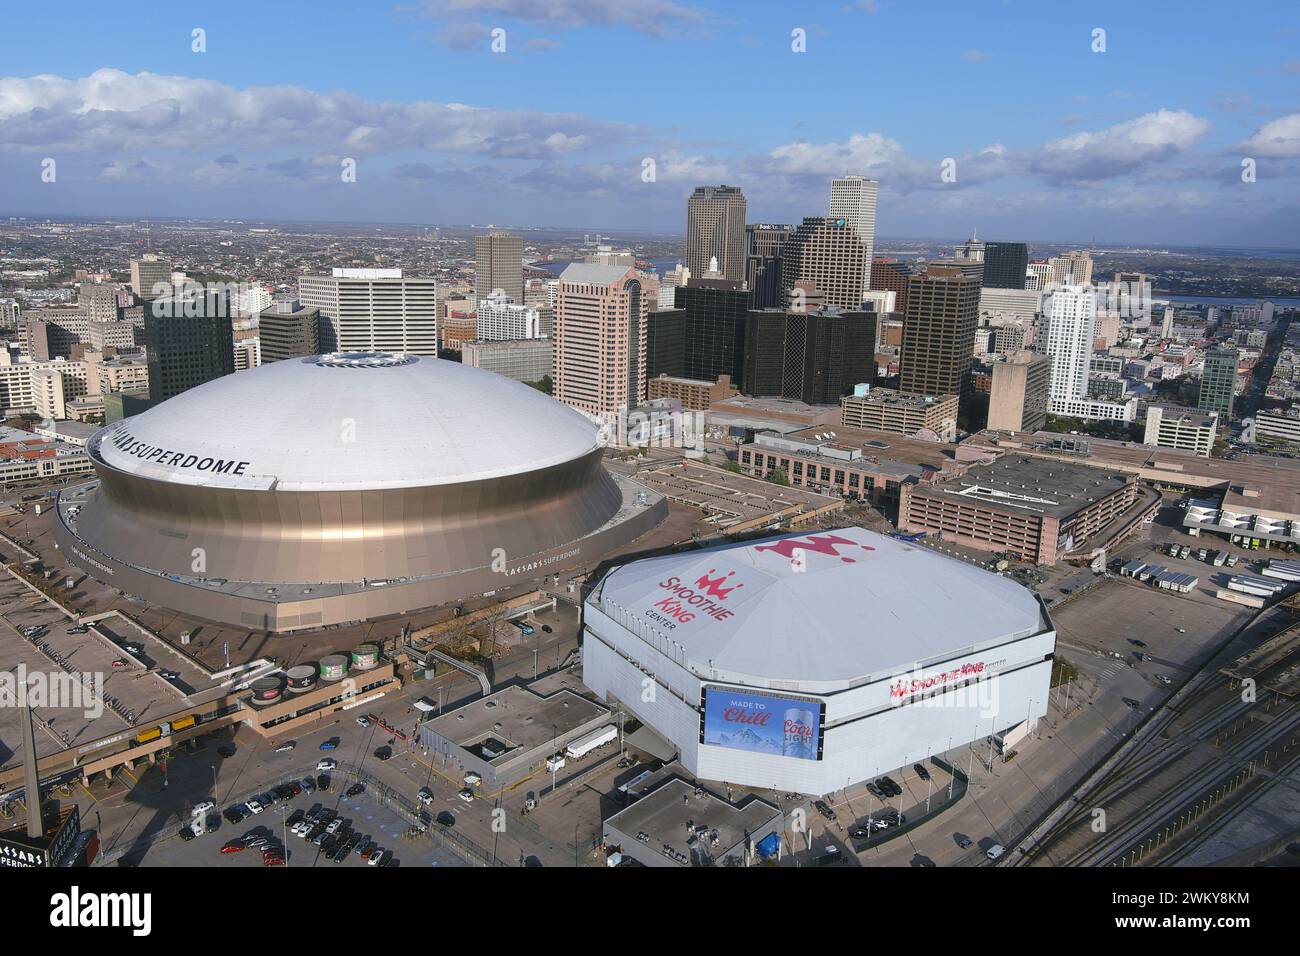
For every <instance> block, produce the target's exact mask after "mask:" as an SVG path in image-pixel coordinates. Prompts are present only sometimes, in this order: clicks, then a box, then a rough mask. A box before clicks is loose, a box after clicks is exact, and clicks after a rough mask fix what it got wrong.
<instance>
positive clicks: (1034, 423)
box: [987, 350, 1052, 432]
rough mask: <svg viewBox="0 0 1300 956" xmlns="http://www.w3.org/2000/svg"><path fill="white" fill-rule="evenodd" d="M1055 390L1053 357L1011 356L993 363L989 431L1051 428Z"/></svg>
mask: <svg viewBox="0 0 1300 956" xmlns="http://www.w3.org/2000/svg"><path fill="white" fill-rule="evenodd" d="M1051 387H1052V357H1051V356H1050V355H1039V354H1038V353H1037V352H1026V351H1023V350H1022V351H1017V352H1011V353H1009V354H1007V355H1005V356H1003V357H1002V358H1000V359H999V360H998V361H996V362H994V363H993V374H992V385H991V386H990V389H989V420H988V426H987V427H988V428H990V429H992V430H993V431H1008V432H1035V431H1038V430H1039V429H1040V428H1042V427H1043V426H1044V425H1045V424H1047V400H1048V398H1049V397H1050V394H1051Z"/></svg>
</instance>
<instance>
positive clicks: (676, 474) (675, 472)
mask: <svg viewBox="0 0 1300 956" xmlns="http://www.w3.org/2000/svg"><path fill="white" fill-rule="evenodd" d="M636 480H637V481H639V482H641V483H642V484H643V485H646V486H648V487H649V488H652V489H653V490H654V491H656V492H658V493H659V494H661V495H663V496H664V497H666V498H668V499H669V500H670V501H676V502H680V503H681V504H685V505H690V506H692V507H695V508H699V509H700V510H701V511H703V512H705V514H706V515H708V521H709V523H710V524H711V525H714V526H716V527H719V528H729V527H732V526H733V525H736V524H742V523H746V522H750V521H755V520H758V519H761V518H763V517H765V516H768V515H779V514H784V513H786V512H788V511H789V510H790V509H792V508H797V509H799V510H801V511H816V510H818V509H820V508H825V507H826V506H827V505H833V504H836V503H837V502H838V501H839V499H838V498H830V497H827V496H826V495H820V494H817V493H816V492H813V491H808V490H806V489H803V488H797V487H794V486H790V487H782V486H780V485H774V484H772V482H770V481H763V480H762V479H759V478H750V477H748V476H746V475H739V474H736V473H735V472H730V471H724V470H723V469H721V468H714V467H713V466H711V465H702V464H696V463H694V462H686V463H682V462H674V463H666V464H664V465H662V466H660V467H658V468H652V467H646V468H643V469H641V470H639V471H638V472H637V473H636Z"/></svg>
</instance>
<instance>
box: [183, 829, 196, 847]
mask: <svg viewBox="0 0 1300 956" xmlns="http://www.w3.org/2000/svg"><path fill="white" fill-rule="evenodd" d="M181 839H182V840H184V841H185V842H186V843H189V842H190V841H191V840H193V839H194V831H193V830H192V829H190V828H189V827H181Z"/></svg>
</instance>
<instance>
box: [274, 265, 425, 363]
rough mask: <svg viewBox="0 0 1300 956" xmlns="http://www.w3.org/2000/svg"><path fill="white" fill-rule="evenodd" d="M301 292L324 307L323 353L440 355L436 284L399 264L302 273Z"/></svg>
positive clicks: (308, 300)
mask: <svg viewBox="0 0 1300 956" xmlns="http://www.w3.org/2000/svg"><path fill="white" fill-rule="evenodd" d="M298 297H299V299H301V300H302V304H303V305H304V306H306V307H307V308H309V309H310V308H315V309H319V310H320V317H321V322H320V347H321V350H322V351H325V352H367V351H371V352H374V351H377V352H407V353H410V354H411V355H434V356H436V355H437V354H438V283H437V280H435V279H428V278H416V277H413V276H403V275H402V270H401V269H334V270H333V272H332V273H331V274H330V275H327V276H317V275H304V276H300V277H299V278H298Z"/></svg>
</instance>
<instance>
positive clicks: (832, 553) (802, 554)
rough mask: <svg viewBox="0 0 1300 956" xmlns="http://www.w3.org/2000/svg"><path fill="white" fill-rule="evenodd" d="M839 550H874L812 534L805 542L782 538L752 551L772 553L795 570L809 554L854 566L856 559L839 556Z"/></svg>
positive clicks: (841, 538) (758, 546)
mask: <svg viewBox="0 0 1300 956" xmlns="http://www.w3.org/2000/svg"><path fill="white" fill-rule="evenodd" d="M841 548H845V549H848V548H861V549H862V550H863V551H875V550H876V549H875V548H873V547H871V545H868V544H858V542H856V541H854V540H852V539H850V538H845V537H842V536H841V535H838V534H813V535H809V536H808V538H807V539H806V540H803V539H799V538H782V539H781V540H780V541H777V542H776V543H774V544H760V545H757V546H756V547H755V548H754V550H755V551H756V552H757V551H772V552H774V553H776V554H779V555H781V557H783V558H785V559H786V560H787V561H789V562H790V563H791V565H792V566H794V567H795V569H796V570H798V569H800V568H802V566H803V564H804V563H805V562H806V556H807V554H808V553H809V552H811V553H813V554H824V555H826V556H827V557H830V558H839V559H840V561H841V562H843V563H844V564H855V563H857V561H858V559H857V558H851V557H849V556H848V555H846V554H841V553H840V549H841Z"/></svg>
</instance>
